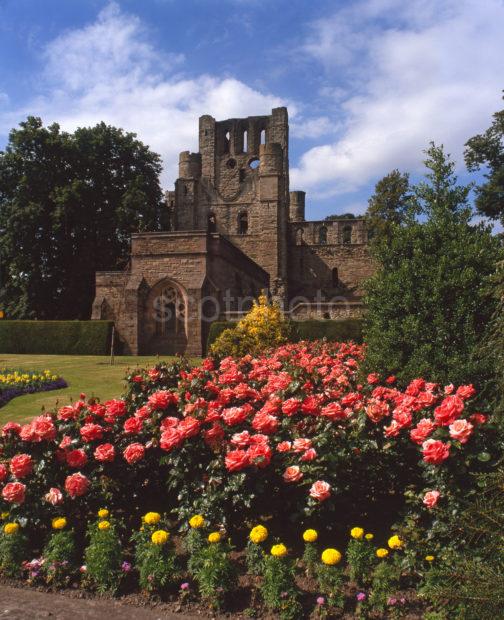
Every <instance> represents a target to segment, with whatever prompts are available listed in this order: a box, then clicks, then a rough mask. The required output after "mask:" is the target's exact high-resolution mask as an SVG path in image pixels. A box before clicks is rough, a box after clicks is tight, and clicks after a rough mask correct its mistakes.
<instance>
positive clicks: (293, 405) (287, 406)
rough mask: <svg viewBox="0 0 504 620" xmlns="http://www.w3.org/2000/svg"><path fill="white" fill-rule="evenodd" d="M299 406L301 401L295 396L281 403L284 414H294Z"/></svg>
mask: <svg viewBox="0 0 504 620" xmlns="http://www.w3.org/2000/svg"><path fill="white" fill-rule="evenodd" d="M300 407H301V401H300V400H299V399H297V398H288V399H287V400H286V401H285V402H283V403H282V413H284V414H285V415H286V416H291V415H294V414H295V413H297V412H298V411H299V409H300Z"/></svg>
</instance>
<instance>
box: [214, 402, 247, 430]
mask: <svg viewBox="0 0 504 620" xmlns="http://www.w3.org/2000/svg"><path fill="white" fill-rule="evenodd" d="M247 413H248V412H247V409H245V408H244V407H230V408H229V409H224V410H223V412H222V414H221V417H222V419H223V420H224V422H225V423H226V424H227V425H228V426H235V425H236V424H240V423H241V422H245V420H246V419H247Z"/></svg>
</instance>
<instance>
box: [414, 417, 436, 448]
mask: <svg viewBox="0 0 504 620" xmlns="http://www.w3.org/2000/svg"><path fill="white" fill-rule="evenodd" d="M435 428H436V425H435V423H434V422H433V421H432V420H430V419H429V418H422V419H421V420H420V421H419V422H418V424H417V425H416V427H415V428H413V429H412V430H411V431H410V437H411V440H412V441H414V442H415V443H417V444H419V445H420V444H422V443H423V442H424V441H425V440H426V439H427V437H428V436H429V435H430V434H431V433H432V431H433V430H434V429H435Z"/></svg>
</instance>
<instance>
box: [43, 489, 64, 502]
mask: <svg viewBox="0 0 504 620" xmlns="http://www.w3.org/2000/svg"><path fill="white" fill-rule="evenodd" d="M44 499H45V501H46V502H49V504H52V505H53V506H58V505H59V504H62V503H63V493H62V492H61V491H60V490H59V489H57V488H55V487H51V488H50V489H49V492H48V493H46V494H45V495H44Z"/></svg>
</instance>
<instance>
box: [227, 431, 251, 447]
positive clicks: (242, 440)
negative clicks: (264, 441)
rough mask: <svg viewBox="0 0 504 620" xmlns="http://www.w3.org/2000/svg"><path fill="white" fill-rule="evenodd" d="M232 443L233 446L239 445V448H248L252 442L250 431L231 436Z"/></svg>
mask: <svg viewBox="0 0 504 620" xmlns="http://www.w3.org/2000/svg"><path fill="white" fill-rule="evenodd" d="M231 443H232V444H233V446H238V447H239V448H246V447H247V446H248V445H249V443H250V433H249V432H248V431H242V432H241V433H235V434H234V435H233V436H232V437H231Z"/></svg>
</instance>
